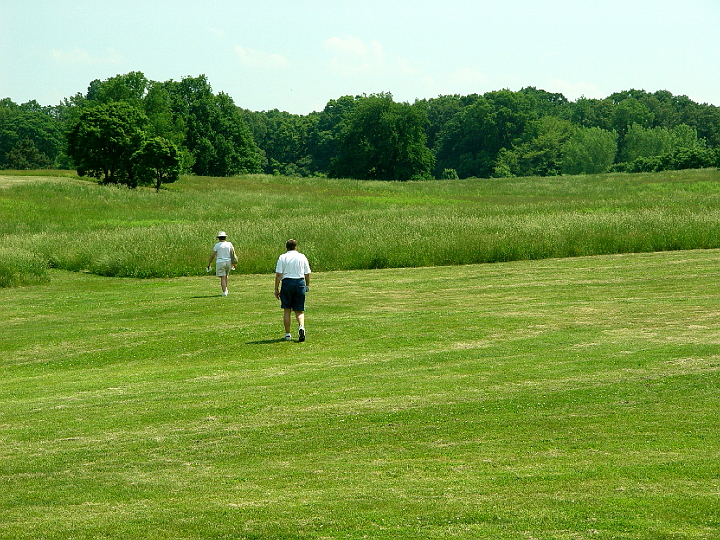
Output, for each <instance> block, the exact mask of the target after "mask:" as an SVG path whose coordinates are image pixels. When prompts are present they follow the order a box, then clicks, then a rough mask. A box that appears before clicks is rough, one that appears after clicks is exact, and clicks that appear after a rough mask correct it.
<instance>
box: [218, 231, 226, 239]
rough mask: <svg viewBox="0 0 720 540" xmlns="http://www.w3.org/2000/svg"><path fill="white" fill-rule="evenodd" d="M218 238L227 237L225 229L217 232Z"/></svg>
mask: <svg viewBox="0 0 720 540" xmlns="http://www.w3.org/2000/svg"><path fill="white" fill-rule="evenodd" d="M217 237H218V238H227V234H225V231H220V232H219V233H217Z"/></svg>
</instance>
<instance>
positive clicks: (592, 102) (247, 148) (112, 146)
mask: <svg viewBox="0 0 720 540" xmlns="http://www.w3.org/2000/svg"><path fill="white" fill-rule="evenodd" d="M718 165H720V108H718V107H717V106H715V105H711V104H699V103H696V102H694V101H692V100H691V99H689V98H688V97H687V96H676V95H673V94H672V93H670V92H668V91H664V90H663V91H657V92H653V93H650V92H646V91H644V90H627V91H623V92H618V93H615V94H612V95H610V96H608V97H607V98H605V99H586V98H580V99H578V100H576V101H574V102H572V101H569V100H568V99H566V98H565V97H564V96H563V95H562V94H557V93H550V92H547V91H544V90H540V89H537V88H533V87H527V88H523V89H521V90H519V91H510V90H499V91H493V92H487V93H485V94H482V95H480V94H472V95H467V96H460V95H446V96H438V97H436V98H432V99H423V100H417V101H415V103H412V104H411V103H398V102H395V101H394V99H393V96H392V95H391V94H389V93H381V94H372V95H362V96H342V97H339V98H338V99H333V100H331V101H329V102H328V103H327V105H326V106H325V108H324V109H323V110H322V111H319V112H312V113H310V114H307V115H296V114H290V113H287V112H283V111H279V110H271V111H260V112H256V111H250V110H246V109H243V108H241V107H240V106H238V105H236V104H235V103H234V101H233V99H232V98H231V97H230V96H229V95H227V94H225V93H223V92H220V93H215V92H213V90H212V87H211V85H210V83H209V81H208V80H207V78H206V77H205V76H204V75H201V76H198V77H185V78H183V79H182V80H180V81H173V80H170V81H166V82H157V81H151V80H148V79H147V78H146V77H145V76H144V75H143V74H142V73H140V72H130V73H127V74H124V75H117V76H115V77H111V78H109V79H107V80H104V81H100V80H94V81H92V82H91V83H90V85H89V87H88V89H87V91H86V92H85V93H84V94H83V93H78V94H76V95H75V96H72V97H69V98H65V99H64V100H63V101H62V102H61V103H60V104H58V105H56V106H41V105H40V104H38V103H37V102H36V101H30V102H28V103H23V104H16V103H14V102H13V101H12V100H11V99H10V98H5V99H3V100H1V101H0V169H40V168H67V169H78V171H79V172H80V174H86V175H89V176H94V177H97V178H98V179H100V180H102V181H104V182H109V183H126V184H128V185H131V186H134V185H138V183H143V182H142V181H140V180H142V179H145V180H144V181H145V183H153V184H156V185H157V187H158V188H159V186H160V184H161V183H163V182H171V181H173V180H174V179H175V178H177V175H178V174H179V173H180V172H186V173H194V174H197V175H209V176H232V175H236V174H242V173H261V172H264V173H269V174H281V175H290V176H293V175H297V176H330V177H337V178H359V179H378V180H412V179H429V178H440V179H442V178H458V177H459V178H468V177H482V178H484V177H499V176H502V177H512V176H554V175H560V174H583V173H588V174H590V173H602V172H607V171H626V172H649V171H658V170H673V169H687V168H703V167H717V166H718Z"/></svg>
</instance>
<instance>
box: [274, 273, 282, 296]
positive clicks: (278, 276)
mask: <svg viewBox="0 0 720 540" xmlns="http://www.w3.org/2000/svg"><path fill="white" fill-rule="evenodd" d="M281 280H282V272H275V298H280V281H281Z"/></svg>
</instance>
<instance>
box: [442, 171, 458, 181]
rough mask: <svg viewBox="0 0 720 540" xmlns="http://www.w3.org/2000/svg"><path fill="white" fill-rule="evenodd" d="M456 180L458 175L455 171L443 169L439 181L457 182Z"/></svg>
mask: <svg viewBox="0 0 720 540" xmlns="http://www.w3.org/2000/svg"><path fill="white" fill-rule="evenodd" d="M458 178H459V177H458V173H457V171H456V170H455V169H443V172H442V174H441V175H440V180H457V179H458Z"/></svg>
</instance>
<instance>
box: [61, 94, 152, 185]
mask: <svg viewBox="0 0 720 540" xmlns="http://www.w3.org/2000/svg"><path fill="white" fill-rule="evenodd" d="M146 123H147V117H146V116H145V114H144V113H143V112H141V111H140V110H138V109H137V108H136V107H134V106H133V105H130V104H129V103H125V102H122V101H117V102H111V103H107V104H101V105H95V106H91V107H88V108H87V109H85V110H83V111H82V112H81V113H80V115H79V116H78V119H77V121H76V122H75V123H74V124H73V125H72V126H71V127H70V131H69V132H68V150H67V151H68V155H69V156H70V158H71V159H72V160H73V162H74V163H75V166H76V167H77V171H78V174H79V175H80V176H91V177H93V178H97V179H99V180H100V181H101V182H102V183H104V184H128V185H135V181H134V179H133V171H132V156H133V154H134V153H135V152H136V151H137V150H138V149H139V148H140V147H141V146H142V142H143V139H144V137H145V132H144V127H145V125H146Z"/></svg>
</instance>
